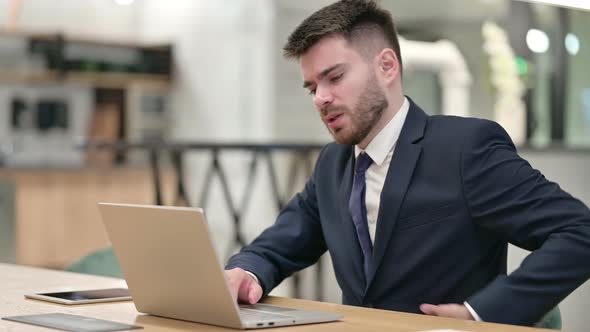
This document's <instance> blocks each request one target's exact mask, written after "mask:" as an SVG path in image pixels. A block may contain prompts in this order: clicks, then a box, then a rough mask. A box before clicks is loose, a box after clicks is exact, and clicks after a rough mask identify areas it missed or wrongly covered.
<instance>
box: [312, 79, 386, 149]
mask: <svg viewBox="0 0 590 332" xmlns="http://www.w3.org/2000/svg"><path fill="white" fill-rule="evenodd" d="M388 106H389V103H388V102H387V98H385V94H384V93H383V91H382V90H381V89H380V88H379V85H378V84H377V80H376V77H375V74H372V75H371V76H369V78H368V79H367V84H366V86H365V89H364V91H363V93H361V95H360V97H359V100H358V102H357V103H356V105H355V106H354V109H352V110H351V109H350V108H348V107H346V106H340V107H331V108H330V107H329V108H326V109H324V110H323V111H322V113H323V114H324V115H325V114H329V113H332V112H343V113H344V114H347V115H348V116H349V117H350V125H349V126H345V127H341V128H334V129H332V128H329V127H327V126H326V127H327V128H328V131H329V132H330V134H331V135H332V137H333V138H334V140H335V141H336V143H338V144H347V145H356V144H359V143H360V142H362V141H363V139H365V137H367V135H368V134H369V133H370V132H371V130H372V129H373V127H375V125H376V124H377V122H379V120H380V119H381V116H382V115H383V112H384V111H385V109H386V108H387V107H388Z"/></svg>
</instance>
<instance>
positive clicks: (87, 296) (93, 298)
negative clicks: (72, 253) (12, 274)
mask: <svg viewBox="0 0 590 332" xmlns="http://www.w3.org/2000/svg"><path fill="white" fill-rule="evenodd" d="M25 297H26V298H28V299H35V300H42V301H49V302H55V303H60V304H84V303H100V302H114V301H129V300H131V295H130V294H129V290H128V289H127V288H106V289H90V290H78V291H67V292H65V291H64V292H54V293H36V294H25Z"/></svg>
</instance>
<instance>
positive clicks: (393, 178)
mask: <svg viewBox="0 0 590 332" xmlns="http://www.w3.org/2000/svg"><path fill="white" fill-rule="evenodd" d="M284 51H285V55H286V56H287V57H288V58H295V59H297V60H298V61H299V64H300V66H301V71H302V74H303V86H304V87H305V88H306V89H307V90H309V93H310V94H311V95H312V98H313V103H314V105H315V107H316V109H317V110H318V113H319V114H320V116H321V118H322V120H323V121H324V123H325V125H326V127H327V128H328V130H329V131H330V133H331V134H332V136H333V137H334V140H335V141H336V142H335V143H331V144H328V145H326V146H325V147H324V148H323V149H322V151H321V153H320V155H319V157H318V160H317V163H316V166H315V170H314V173H313V175H312V176H311V177H310V179H309V180H308V182H307V184H306V185H305V188H304V189H303V191H302V192H300V193H299V194H298V195H296V196H295V197H294V198H293V199H292V200H291V201H290V202H289V204H288V206H287V207H286V208H285V209H284V210H283V211H282V212H281V213H280V215H279V217H278V219H277V221H276V223H275V224H274V225H273V226H271V227H270V228H268V229H267V230H265V231H264V232H263V233H262V234H261V235H260V236H259V237H258V238H257V239H256V240H254V241H253V242H252V244H250V245H248V246H246V247H245V248H243V249H242V251H241V252H240V253H239V254H237V255H235V256H234V257H232V258H231V259H230V260H229V262H228V264H227V271H226V275H227V278H228V280H229V281H230V284H231V286H232V288H233V290H234V292H235V296H236V298H237V299H238V300H239V301H242V302H248V303H255V302H257V301H258V300H259V299H260V298H261V297H262V296H263V295H265V294H267V293H268V292H269V291H270V290H272V289H273V288H274V287H275V286H276V285H278V284H279V283H280V282H281V281H282V280H283V279H284V278H285V277H287V276H289V275H291V274H292V273H293V272H295V271H298V270H300V269H303V268H305V267H307V266H309V265H311V264H313V263H315V262H316V261H317V259H318V258H319V257H320V256H321V255H322V254H323V253H324V252H325V251H326V250H328V251H329V252H330V254H331V256H332V261H333V265H334V269H335V272H336V279H337V280H338V284H339V285H340V287H341V289H342V301H343V303H344V304H350V305H357V306H366V307H374V308H381V309H389V310H398V311H406V312H414V313H419V312H423V313H425V314H428V315H438V316H448V317H455V318H463V319H480V320H484V321H491V322H501V323H509V324H522V325H531V324H533V323H534V322H536V321H538V320H539V319H540V318H541V317H542V316H543V315H544V314H545V313H547V312H548V311H549V310H550V309H551V308H553V307H554V306H556V305H557V304H558V303H559V302H560V301H561V300H562V299H563V298H564V297H566V296H567V295H568V294H569V293H571V292H572V291H573V290H574V289H576V288H577V287H578V286H579V285H581V284H582V283H583V282H584V281H586V280H587V279H588V278H589V277H590V264H588V263H587V262H589V261H590V212H589V211H588V209H587V208H586V206H584V204H582V203H581V202H580V201H578V200H576V199H575V198H573V197H571V196H570V195H569V194H567V193H566V192H564V191H563V190H561V189H560V188H559V186H558V185H557V184H555V183H552V182H550V181H548V180H546V179H545V178H544V177H543V175H542V174H541V173H539V172H538V171H537V170H535V169H533V168H532V167H531V166H530V165H529V163H528V162H526V161H525V160H523V159H521V158H520V157H519V156H518V154H517V153H516V149H515V148H514V146H513V144H512V142H511V140H510V138H509V137H508V135H507V134H506V132H505V131H504V130H503V129H502V128H501V127H500V126H499V125H497V124H496V123H494V122H491V121H486V120H479V119H470V118H458V117H449V116H428V115H426V113H424V111H422V110H421V109H420V107H419V106H418V105H417V104H415V103H414V102H413V101H412V100H411V99H410V98H408V97H405V96H404V94H403V86H402V61H401V54H400V48H399V43H398V40H397V35H396V31H395V27H394V24H393V22H392V18H391V15H390V13H389V12H387V11H385V10H383V9H381V8H379V7H378V6H377V5H376V4H375V3H374V2H373V1H363V0H342V1H339V2H336V3H334V4H332V5H329V6H327V7H324V8H322V9H320V10H319V11H317V12H315V13H314V14H312V15H311V16H310V17H309V18H307V19H306V20H304V21H303V22H302V23H301V25H299V27H297V29H296V30H295V31H294V32H293V33H292V34H291V36H290V37H289V40H288V42H287V44H286V46H285V48H284ZM509 242H510V243H513V244H515V245H517V246H519V247H522V248H525V249H528V250H532V251H533V253H532V254H531V255H530V256H529V257H527V258H526V259H525V260H524V262H523V263H522V266H521V267H520V268H518V269H517V270H516V271H514V272H513V273H511V274H510V275H508V276H507V275H506V251H507V244H508V243H509Z"/></svg>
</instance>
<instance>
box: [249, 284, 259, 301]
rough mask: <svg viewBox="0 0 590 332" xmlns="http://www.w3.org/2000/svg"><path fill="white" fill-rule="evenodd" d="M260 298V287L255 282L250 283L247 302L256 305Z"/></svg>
mask: <svg viewBox="0 0 590 332" xmlns="http://www.w3.org/2000/svg"><path fill="white" fill-rule="evenodd" d="M261 297H262V287H260V285H259V284H258V283H256V282H251V283H250V293H249V294H248V300H249V301H250V304H255V303H257V302H258V301H259V300H260V298H261Z"/></svg>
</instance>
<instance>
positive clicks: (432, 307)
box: [420, 303, 439, 316]
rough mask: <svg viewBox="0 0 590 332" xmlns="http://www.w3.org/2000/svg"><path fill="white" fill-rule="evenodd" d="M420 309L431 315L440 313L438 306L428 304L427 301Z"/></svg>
mask: <svg viewBox="0 0 590 332" xmlns="http://www.w3.org/2000/svg"><path fill="white" fill-rule="evenodd" d="M420 310H421V311H422V312H423V313H424V314H426V315H430V316H438V315H439V311H438V306H436V305H433V304H427V303H425V304H421V305H420Z"/></svg>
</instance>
